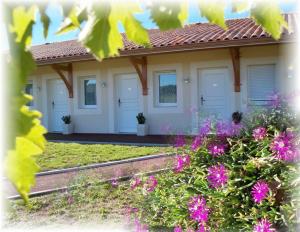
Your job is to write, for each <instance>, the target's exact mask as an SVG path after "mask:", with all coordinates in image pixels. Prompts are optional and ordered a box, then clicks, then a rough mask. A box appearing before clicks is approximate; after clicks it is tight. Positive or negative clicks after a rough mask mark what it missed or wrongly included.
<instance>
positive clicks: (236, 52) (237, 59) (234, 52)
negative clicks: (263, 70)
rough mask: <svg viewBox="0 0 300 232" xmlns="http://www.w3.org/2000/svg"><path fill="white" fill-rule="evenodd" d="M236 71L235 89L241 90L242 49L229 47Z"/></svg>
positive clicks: (234, 71) (236, 90) (234, 70)
mask: <svg viewBox="0 0 300 232" xmlns="http://www.w3.org/2000/svg"><path fill="white" fill-rule="evenodd" d="M229 50H230V56H231V61H232V65H233V73H234V91H235V92H241V71H240V49H239V48H238V47H232V48H229Z"/></svg>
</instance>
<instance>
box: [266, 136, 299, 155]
mask: <svg viewBox="0 0 300 232" xmlns="http://www.w3.org/2000/svg"><path fill="white" fill-rule="evenodd" d="M294 138H295V135H294V134H293V133H291V132H284V133H281V134H279V135H278V136H276V137H275V138H274V140H273V141H272V143H271V145H270V148H271V151H273V152H274V155H275V157H276V158H277V159H279V160H283V161H293V160H295V158H296V157H297V155H298V149H297V148H296V146H295V145H294V143H293V139H294Z"/></svg>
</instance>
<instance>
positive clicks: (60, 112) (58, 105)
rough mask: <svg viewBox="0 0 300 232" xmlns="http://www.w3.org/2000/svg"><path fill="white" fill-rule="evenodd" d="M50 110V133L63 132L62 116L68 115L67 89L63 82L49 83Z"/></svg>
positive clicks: (53, 81)
mask: <svg viewBox="0 0 300 232" xmlns="http://www.w3.org/2000/svg"><path fill="white" fill-rule="evenodd" d="M48 109H49V111H48V112H49V126H48V127H49V128H48V130H49V131H50V132H61V131H62V122H63V121H62V120H61V118H62V116H64V115H68V95H67V89H66V86H65V84H64V82H63V81H62V80H57V79H55V80H49V81H48Z"/></svg>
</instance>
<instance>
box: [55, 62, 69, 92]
mask: <svg viewBox="0 0 300 232" xmlns="http://www.w3.org/2000/svg"><path fill="white" fill-rule="evenodd" d="M52 68H53V69H54V70H55V71H56V73H57V74H58V75H59V76H60V78H61V79H62V80H63V82H64V83H65V85H66V87H67V89H68V92H69V98H73V95H74V94H73V66H72V63H69V64H67V65H61V64H53V65H52ZM63 72H66V73H65V74H64V73H63Z"/></svg>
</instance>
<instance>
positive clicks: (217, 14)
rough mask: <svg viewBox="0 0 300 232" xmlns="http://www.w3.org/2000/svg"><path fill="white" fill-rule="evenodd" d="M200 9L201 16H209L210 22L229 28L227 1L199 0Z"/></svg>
mask: <svg viewBox="0 0 300 232" xmlns="http://www.w3.org/2000/svg"><path fill="white" fill-rule="evenodd" d="M199 9H200V13H201V16H203V17H205V18H207V19H208V21H209V22H211V23H214V24H217V25H218V26H220V27H222V28H223V29H227V26H226V24H225V15H224V9H225V3H224V2H223V1H216V0H210V1H207V0H199Z"/></svg>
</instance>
